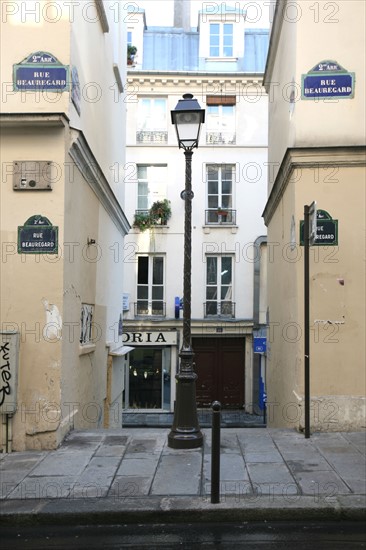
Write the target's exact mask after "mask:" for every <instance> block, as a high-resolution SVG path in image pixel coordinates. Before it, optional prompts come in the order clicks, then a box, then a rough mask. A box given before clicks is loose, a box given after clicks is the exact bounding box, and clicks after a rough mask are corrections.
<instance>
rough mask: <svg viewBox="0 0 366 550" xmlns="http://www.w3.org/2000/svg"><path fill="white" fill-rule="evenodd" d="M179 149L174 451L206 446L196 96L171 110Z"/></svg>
mask: <svg viewBox="0 0 366 550" xmlns="http://www.w3.org/2000/svg"><path fill="white" fill-rule="evenodd" d="M171 116H172V124H174V125H175V129H176V132H177V138H178V144H179V148H183V149H184V155H185V158H186V173H185V189H184V191H183V192H182V193H181V197H182V199H184V203H185V205H184V206H185V208H184V265H183V343H182V347H181V349H180V352H179V357H180V366H179V372H178V374H177V375H176V377H175V378H176V380H177V391H176V403H175V411H174V420H173V426H172V428H171V431H170V433H169V435H168V446H169V447H172V448H173V449H195V448H197V447H201V446H202V444H203V435H202V433H201V430H200V427H199V424H198V418H197V405H196V378H197V375H196V373H195V372H194V370H193V357H194V353H193V349H192V335H191V269H192V264H191V250H192V199H193V192H192V155H193V149H194V148H195V147H198V140H199V135H200V129H201V124H203V123H204V122H205V110H204V109H201V107H200V106H199V104H198V102H197V100H196V99H193V95H192V94H184V96H183V99H180V100H179V101H178V104H177V106H176V108H175V109H174V111H171Z"/></svg>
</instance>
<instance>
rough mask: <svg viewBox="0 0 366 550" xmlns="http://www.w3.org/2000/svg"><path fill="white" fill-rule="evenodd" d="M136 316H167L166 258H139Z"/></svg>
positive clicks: (148, 256)
mask: <svg viewBox="0 0 366 550" xmlns="http://www.w3.org/2000/svg"><path fill="white" fill-rule="evenodd" d="M135 312H136V315H159V316H161V315H165V302H164V256H158V255H146V256H138V257H137V302H136V310H135Z"/></svg>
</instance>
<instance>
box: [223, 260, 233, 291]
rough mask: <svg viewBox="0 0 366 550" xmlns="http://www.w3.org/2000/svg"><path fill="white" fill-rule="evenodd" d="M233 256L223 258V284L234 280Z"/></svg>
mask: <svg viewBox="0 0 366 550" xmlns="http://www.w3.org/2000/svg"><path fill="white" fill-rule="evenodd" d="M231 266H232V258H229V257H227V256H226V257H225V256H224V257H223V258H221V284H223V285H225V284H226V285H227V284H231V281H232V271H231V269H232V267H231Z"/></svg>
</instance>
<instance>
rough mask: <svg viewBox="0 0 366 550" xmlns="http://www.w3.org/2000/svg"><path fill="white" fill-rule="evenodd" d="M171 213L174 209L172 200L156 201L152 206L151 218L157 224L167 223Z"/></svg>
mask: <svg viewBox="0 0 366 550" xmlns="http://www.w3.org/2000/svg"><path fill="white" fill-rule="evenodd" d="M171 215H172V209H171V208H170V201H168V199H164V200H162V201H156V202H154V203H153V205H152V206H151V208H150V218H151V221H152V223H153V224H155V225H156V224H161V225H166V224H167V221H168V220H169V219H170V216H171Z"/></svg>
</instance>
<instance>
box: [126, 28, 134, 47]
mask: <svg viewBox="0 0 366 550" xmlns="http://www.w3.org/2000/svg"><path fill="white" fill-rule="evenodd" d="M132 45H133V44H132V31H127V46H132Z"/></svg>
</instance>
